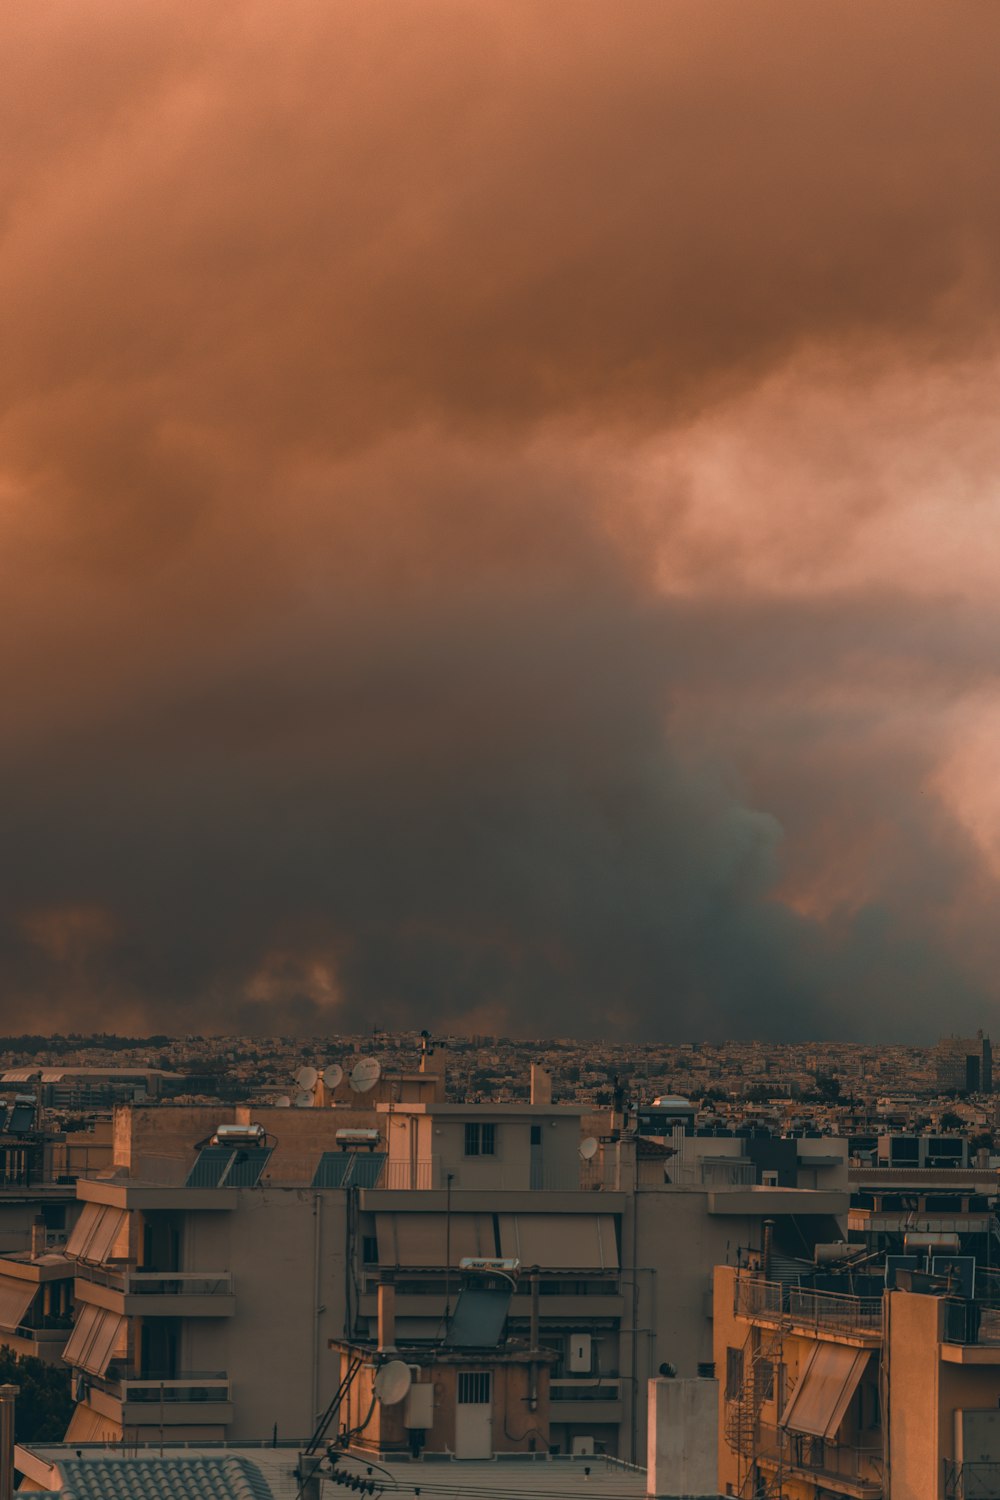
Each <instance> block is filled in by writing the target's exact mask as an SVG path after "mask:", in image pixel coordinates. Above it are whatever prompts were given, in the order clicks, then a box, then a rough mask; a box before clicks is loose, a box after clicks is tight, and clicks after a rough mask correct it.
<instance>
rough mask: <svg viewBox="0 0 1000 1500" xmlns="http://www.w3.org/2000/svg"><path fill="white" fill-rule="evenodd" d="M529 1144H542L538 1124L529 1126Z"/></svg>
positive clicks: (540, 1130)
mask: <svg viewBox="0 0 1000 1500" xmlns="http://www.w3.org/2000/svg"><path fill="white" fill-rule="evenodd" d="M531 1144H532V1145H533V1146H540V1145H541V1144H542V1127H541V1126H540V1125H532V1127H531Z"/></svg>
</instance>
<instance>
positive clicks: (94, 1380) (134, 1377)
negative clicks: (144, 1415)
mask: <svg viewBox="0 0 1000 1500" xmlns="http://www.w3.org/2000/svg"><path fill="white" fill-rule="evenodd" d="M86 1378H87V1380H88V1383H89V1384H91V1385H94V1386H97V1387H99V1388H100V1389H101V1390H103V1391H106V1392H107V1393H108V1394H109V1395H111V1396H115V1397H116V1398H117V1399H118V1400H120V1401H130V1402H149V1403H150V1404H156V1405H159V1403H160V1402H163V1403H164V1405H167V1406H169V1405H171V1404H175V1405H176V1404H178V1403H180V1402H202V1401H205V1402H210V1401H229V1400H230V1398H231V1387H230V1382H229V1376H228V1374H227V1373H226V1371H225V1370H181V1371H178V1372H175V1373H174V1374H173V1375H157V1374H155V1373H151V1372H149V1371H148V1370H147V1371H142V1372H141V1373H140V1372H138V1371H136V1370H135V1368H134V1367H132V1366H126V1365H122V1364H118V1363H117V1362H116V1363H113V1364H112V1366H111V1368H110V1369H109V1371H108V1373H107V1374H106V1375H104V1376H101V1377H97V1376H87V1377H86Z"/></svg>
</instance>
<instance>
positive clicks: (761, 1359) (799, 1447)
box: [715, 1247, 1000, 1500]
mask: <svg viewBox="0 0 1000 1500" xmlns="http://www.w3.org/2000/svg"><path fill="white" fill-rule="evenodd" d="M821 1248H822V1247H821ZM829 1248H830V1249H831V1250H832V1249H833V1247H829ZM931 1264H932V1265H933V1264H934V1262H933V1261H932V1262H931ZM856 1266H857V1268H856V1269H855V1270H853V1271H852V1270H851V1269H850V1267H849V1265H848V1264H847V1263H842V1264H841V1267H840V1269H839V1271H838V1272H835V1273H830V1274H826V1275H824V1274H823V1271H822V1266H821V1265H820V1266H819V1267H818V1269H817V1271H816V1273H815V1274H814V1275H813V1276H812V1277H811V1278H809V1277H806V1276H803V1277H802V1278H801V1279H800V1281H798V1282H792V1281H791V1280H790V1279H788V1278H787V1276H786V1278H785V1279H784V1280H776V1279H774V1278H773V1276H772V1277H766V1276H764V1275H763V1272H762V1269H761V1268H760V1267H756V1268H750V1269H741V1270H734V1269H733V1268H731V1267H720V1268H718V1270H717V1271H716V1276H715V1351H716V1359H717V1362H718V1368H719V1371H720V1375H721V1377H722V1378H721V1381H720V1392H719V1476H720V1482H721V1484H722V1486H723V1488H724V1491H725V1493H726V1494H727V1495H740V1496H753V1497H757V1496H759V1495H778V1494H780V1495H782V1496H784V1497H785V1500H815V1497H816V1496H817V1495H822V1496H825V1497H833V1496H844V1497H852V1500H994V1497H996V1496H998V1495H1000V1310H997V1308H995V1307H994V1306H993V1305H992V1303H993V1301H994V1297H993V1294H992V1292H991V1291H990V1290H989V1288H988V1287H984V1288H980V1287H979V1286H977V1285H976V1284H975V1283H974V1281H973V1279H972V1273H971V1270H970V1263H969V1262H968V1261H967V1260H966V1261H965V1262H964V1264H963V1263H962V1262H961V1261H955V1262H952V1266H951V1270H950V1271H949V1270H947V1269H942V1268H941V1267H940V1266H938V1267H937V1268H936V1269H935V1270H934V1271H921V1270H916V1271H912V1270H911V1271H904V1270H899V1269H896V1268H894V1267H893V1266H892V1264H891V1263H890V1266H889V1278H888V1280H889V1284H888V1286H887V1285H886V1268H885V1267H884V1266H880V1267H878V1268H877V1270H876V1272H875V1273H874V1274H873V1272H872V1270H871V1269H870V1267H869V1264H868V1263H867V1262H866V1261H865V1260H864V1258H862V1260H860V1261H859V1262H857V1263H856ZM838 1280H839V1281H840V1283H841V1284H842V1285H843V1286H844V1287H845V1288H849V1287H852V1286H853V1287H854V1288H855V1290H853V1291H851V1290H844V1291H841V1292H837V1291H833V1290H831V1288H832V1286H834V1285H835V1284H837V1282H838ZM904 1282H906V1283H907V1284H906V1285H903V1283H904ZM972 1291H974V1292H975V1295H974V1296H970V1295H965V1293H968V1292H972ZM984 1298H985V1300H983V1299H984Z"/></svg>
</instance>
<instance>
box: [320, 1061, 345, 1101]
mask: <svg viewBox="0 0 1000 1500" xmlns="http://www.w3.org/2000/svg"><path fill="white" fill-rule="evenodd" d="M343 1080H344V1070H343V1068H342V1067H341V1066H340V1063H331V1064H330V1066H329V1067H328V1068H324V1069H323V1083H324V1084H325V1086H326V1087H327V1088H328V1089H329V1090H330V1092H331V1094H332V1093H333V1091H334V1089H335V1088H337V1086H338V1085H339V1084H341V1083H342V1082H343Z"/></svg>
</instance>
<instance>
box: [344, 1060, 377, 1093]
mask: <svg viewBox="0 0 1000 1500" xmlns="http://www.w3.org/2000/svg"><path fill="white" fill-rule="evenodd" d="M381 1077H382V1064H381V1063H380V1062H379V1060H378V1058H377V1057H363V1058H362V1059H361V1060H360V1062H356V1063H355V1064H354V1067H353V1068H352V1069H351V1076H350V1078H349V1079H348V1083H349V1084H350V1085H351V1088H352V1089H353V1090H354V1092H355V1093H356V1094H367V1093H368V1091H369V1090H370V1089H373V1088H374V1087H375V1085H376V1084H377V1083H378V1081H379V1079H380V1078H381Z"/></svg>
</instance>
